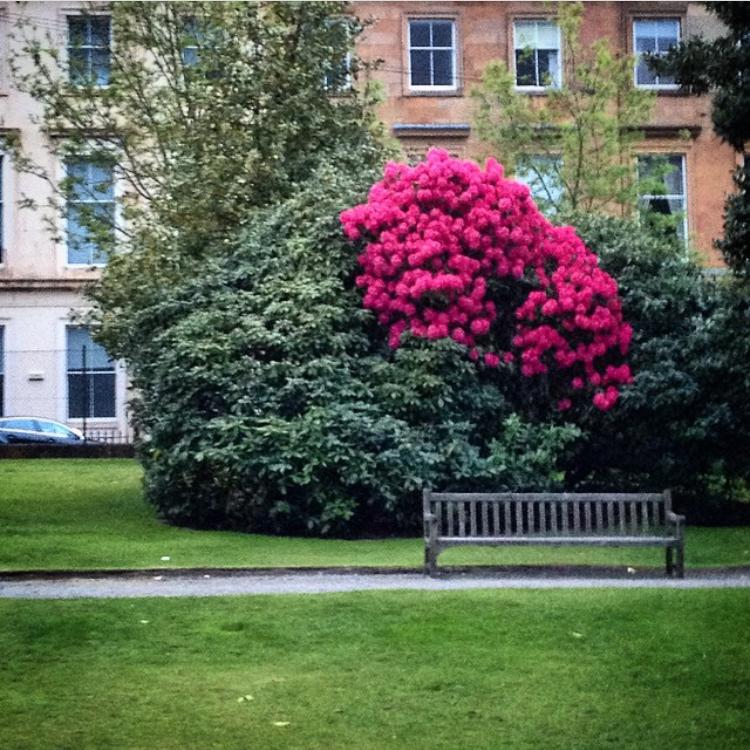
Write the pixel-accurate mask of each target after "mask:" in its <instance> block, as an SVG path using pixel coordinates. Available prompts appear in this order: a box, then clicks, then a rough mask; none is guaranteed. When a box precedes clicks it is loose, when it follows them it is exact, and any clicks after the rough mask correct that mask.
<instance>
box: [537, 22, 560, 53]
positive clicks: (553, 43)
mask: <svg viewBox="0 0 750 750" xmlns="http://www.w3.org/2000/svg"><path fill="white" fill-rule="evenodd" d="M536 34H537V38H536V45H537V47H539V49H557V48H558V46H559V39H558V34H557V24H555V23H549V22H546V21H538V22H537V25H536Z"/></svg>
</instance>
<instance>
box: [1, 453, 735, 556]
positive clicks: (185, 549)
mask: <svg viewBox="0 0 750 750" xmlns="http://www.w3.org/2000/svg"><path fill="white" fill-rule="evenodd" d="M140 481H141V473H140V469H139V467H138V464H136V463H135V462H134V461H129V460H123V459H113V460H85V459H78V460H75V459H71V460H60V459H58V460H29V461H12V460H2V461H0V570H6V571H7V570H39V569H73V568H91V569H107V568H139V567H164V568H170V567H201V566H206V567H234V566H254V567H263V566H290V567H314V566H347V565H360V566H361V565H374V566H418V565H420V564H421V561H422V549H423V548H422V542H421V540H419V539H386V540H377V541H340V540H319V539H289V538H284V537H271V536H261V535H248V534H238V533H230V532H209V531H191V530H189V529H179V528H174V527H170V526H167V525H165V524H163V523H161V522H160V521H158V520H157V519H156V517H155V515H154V512H153V510H152V508H151V507H150V506H148V505H147V504H146V503H145V502H144V500H143V496H142V493H141V488H140ZM689 520H690V519H688V524H689ZM162 557H169V558H170V559H169V560H168V561H162V560H161V558H162ZM662 557H663V551H662V550H660V549H633V548H619V549H612V548H606V549H601V550H599V549H588V548H585V547H562V548H558V549H550V548H546V547H529V548H513V547H508V548H504V549H480V548H474V549H472V548H464V549H453V550H448V551H447V552H446V553H444V554H443V555H442V556H441V558H440V561H441V564H456V565H458V564H535V563H547V564H592V565H593V564H612V565H621V566H631V565H632V566H634V567H642V566H660V565H662ZM686 563H687V566H688V567H700V566H712V565H742V564H746V565H747V564H750V528H726V529H705V528H691V527H690V526H689V525H688V529H687V543H686Z"/></svg>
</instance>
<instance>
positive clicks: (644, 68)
mask: <svg viewBox="0 0 750 750" xmlns="http://www.w3.org/2000/svg"><path fill="white" fill-rule="evenodd" d="M635 80H636V83H638V84H639V85H641V86H653V85H654V84H655V83H657V80H656V76H655V75H654V74H653V73H652V72H651V68H649V67H648V65H647V64H646V61H645V60H639V61H638V65H637V66H636V69H635ZM662 80H664V79H662Z"/></svg>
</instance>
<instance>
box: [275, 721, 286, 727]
mask: <svg viewBox="0 0 750 750" xmlns="http://www.w3.org/2000/svg"><path fill="white" fill-rule="evenodd" d="M273 725H274V726H275V727H288V726H289V722H288V721H274V722H273Z"/></svg>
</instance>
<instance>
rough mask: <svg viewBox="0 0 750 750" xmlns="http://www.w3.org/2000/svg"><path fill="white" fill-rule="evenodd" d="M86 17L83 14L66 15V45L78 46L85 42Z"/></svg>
mask: <svg viewBox="0 0 750 750" xmlns="http://www.w3.org/2000/svg"><path fill="white" fill-rule="evenodd" d="M86 30H87V27H86V19H85V18H83V16H68V46H69V47H80V46H81V45H82V44H86V42H87V34H86Z"/></svg>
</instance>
